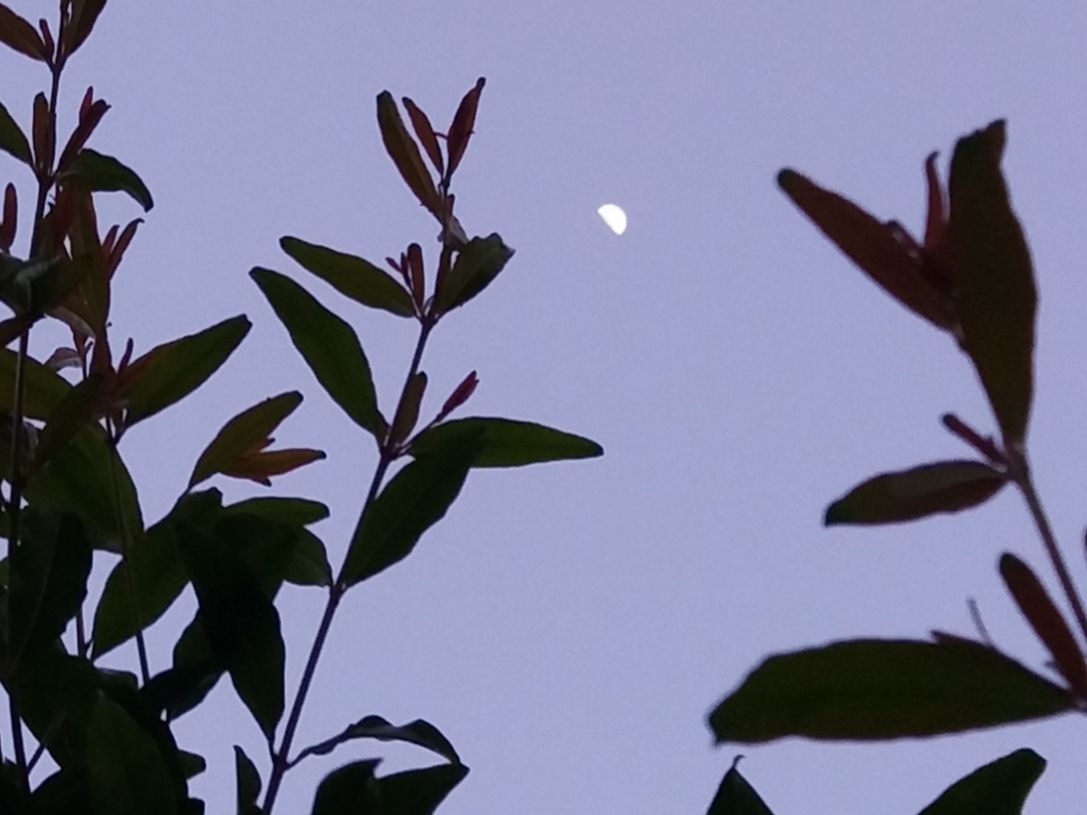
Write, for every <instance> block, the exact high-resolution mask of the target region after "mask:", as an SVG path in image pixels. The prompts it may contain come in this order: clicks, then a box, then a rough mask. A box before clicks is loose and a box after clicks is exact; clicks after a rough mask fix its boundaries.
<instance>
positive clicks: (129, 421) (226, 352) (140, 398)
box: [125, 314, 252, 427]
mask: <svg viewBox="0 0 1087 815" xmlns="http://www.w3.org/2000/svg"><path fill="white" fill-rule="evenodd" d="M250 328H252V324H251V323H250V322H249V319H248V318H247V317H246V316H245V315H244V314H241V315H238V316H237V317H231V318H230V319H228V320H223V321H222V322H221V323H216V324H215V325H213V326H211V327H210V328H206V329H204V330H203V331H201V332H199V333H197V334H190V335H189V336H187V337H181V338H180V339H176V340H173V341H172V342H167V343H163V344H162V345H158V346H155V347H154V348H152V349H151V350H150V351H148V352H147V353H146V354H144V355H143V356H142V357H141V358H140V359H138V360H136V361H135V362H133V363H132V366H131V367H132V368H135V367H137V366H146V372H145V373H144V375H143V376H142V377H140V378H139V379H138V380H137V381H136V382H135V384H134V385H133V386H132V389H131V390H130V391H129V393H128V412H127V413H126V414H125V426H126V427H132V425H134V424H136V423H137V422H142V421H143V420H144V419H147V418H149V417H151V416H154V415H155V414H156V413H158V412H159V411H161V410H165V409H166V408H168V407H170V406H171V405H173V404H174V403H175V402H178V401H180V400H181V399H184V398H185V397H186V396H188V395H189V394H190V393H192V392H193V391H194V390H196V389H197V388H199V387H200V386H201V385H203V384H204V382H206V381H207V379H208V377H210V376H211V375H212V374H213V373H215V372H216V371H217V370H219V367H220V366H221V365H222V364H223V363H224V362H226V360H227V357H229V356H230V355H231V354H232V353H234V349H235V348H237V347H238V345H239V344H240V343H241V341H242V340H243V339H244V338H245V335H246V334H248V333H249V329H250Z"/></svg>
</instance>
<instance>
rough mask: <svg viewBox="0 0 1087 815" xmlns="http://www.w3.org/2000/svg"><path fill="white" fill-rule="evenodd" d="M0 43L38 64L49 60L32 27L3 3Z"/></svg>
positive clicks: (0, 10) (0, 17)
mask: <svg viewBox="0 0 1087 815" xmlns="http://www.w3.org/2000/svg"><path fill="white" fill-rule="evenodd" d="M0 42H2V43H4V45H6V46H7V47H8V48H11V49H13V50H15V51H18V52H19V53H20V54H25V55H26V56H28V57H30V58H31V59H36V60H38V61H39V62H48V60H49V52H48V50H47V49H46V47H45V43H44V42H42V38H41V37H40V36H38V32H37V30H36V29H35V28H34V26H32V25H31V24H30V23H28V22H27V21H26V20H24V19H23V18H22V17H20V16H19V15H18V14H16V13H15V12H14V11H12V10H11V9H10V8H8V7H7V6H6V5H4V4H3V3H0Z"/></svg>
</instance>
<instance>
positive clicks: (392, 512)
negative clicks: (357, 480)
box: [341, 436, 479, 586]
mask: <svg viewBox="0 0 1087 815" xmlns="http://www.w3.org/2000/svg"><path fill="white" fill-rule="evenodd" d="M478 444H479V441H478V438H477V437H475V436H469V437H467V438H464V439H462V440H460V443H458V444H456V445H450V446H448V447H444V448H443V449H442V452H441V454H440V455H433V456H422V457H420V458H417V459H415V461H412V462H411V463H410V464H408V465H406V466H405V467H404V469H402V470H401V471H400V472H398V473H397V474H396V475H395V476H394V477H393V479H392V480H391V481H390V482H389V483H388V485H386V487H385V489H383V490H382V491H381V494H380V495H379V496H378V497H377V498H376V499H375V500H374V502H373V503H372V504H371V505H370V507H369V508H368V509H367V510H366V512H365V513H364V515H363V517H362V518H361V520H360V523H359V525H358V527H357V528H356V529H355V534H354V536H353V537H352V539H351V545H350V547H349V548H348V551H347V559H346V561H345V562H344V568H343V573H342V576H341V582H342V583H343V584H344V585H345V586H352V585H354V584H355V583H358V582H360V581H363V580H366V579H367V578H370V577H373V576H374V575H376V574H378V573H379V572H382V571H384V570H385V569H387V568H388V567H389V566H392V565H393V564H394V563H397V562H399V561H400V560H403V559H404V558H405V557H407V556H408V555H409V554H410V553H411V551H412V549H414V548H415V544H416V543H418V541H419V538H420V537H422V535H423V533H424V532H426V530H427V529H429V528H430V527H431V526H433V525H434V524H435V523H437V522H438V521H439V520H441V519H442V517H444V516H445V513H446V511H447V510H448V509H449V507H450V505H452V503H453V501H454V500H455V499H456V497H457V495H458V494H459V493H460V490H461V487H462V486H464V481H465V479H466V478H467V477H468V470H469V469H470V468H471V465H472V461H473V460H474V458H475V457H476V455H477V450H478Z"/></svg>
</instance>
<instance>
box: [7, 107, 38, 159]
mask: <svg viewBox="0 0 1087 815" xmlns="http://www.w3.org/2000/svg"><path fill="white" fill-rule="evenodd" d="M0 150H3V151H4V152H5V153H7V154H8V155H10V156H12V157H14V158H16V159H18V160H19V161H21V162H22V163H23V164H25V165H27V166H28V167H33V166H34V159H33V157H32V156H31V155H30V143H29V142H28V141H27V140H26V136H25V135H24V134H23V131H22V129H21V128H20V127H19V125H18V124H17V123H16V121H15V120H14V119H13V118H12V117H11V114H10V113H8V109H7V108H6V107H4V106H3V105H2V104H0Z"/></svg>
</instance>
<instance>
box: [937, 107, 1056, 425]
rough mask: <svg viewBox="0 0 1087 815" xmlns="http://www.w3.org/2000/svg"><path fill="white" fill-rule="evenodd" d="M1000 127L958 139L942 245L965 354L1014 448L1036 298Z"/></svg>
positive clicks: (1030, 370) (1027, 383) (1028, 379)
mask: <svg viewBox="0 0 1087 815" xmlns="http://www.w3.org/2000/svg"><path fill="white" fill-rule="evenodd" d="M1004 138H1005V134H1004V122H1003V121H997V122H993V123H992V124H991V125H989V126H988V127H987V128H985V129H984V130H979V131H976V132H974V133H972V134H970V135H969V136H966V137H965V138H962V139H960V140H959V142H958V144H957V145H956V146H955V153H954V155H953V157H952V159H951V178H950V182H949V194H950V201H951V213H950V217H949V220H948V245H949V251H950V257H951V262H952V268H953V271H954V275H955V278H956V282H957V283H958V285H959V289H960V292H961V294H960V303H959V310H960V312H961V316H962V327H963V332H964V334H965V338H966V342H965V348H966V352H967V353H968V354H969V355H970V358H971V359H972V360H973V361H974V365H975V367H976V368H977V371H978V376H979V377H980V378H981V383H982V385H983V386H984V387H985V392H986V393H987V394H988V396H989V402H990V403H991V404H992V407H993V412H994V413H995V414H996V417H997V421H998V422H999V424H1000V429H1001V431H1002V432H1003V434H1004V440H1005V443H1006V444H1008V445H1009V446H1019V445H1021V444H1022V442H1023V441H1024V439H1025V437H1026V433H1027V423H1028V421H1029V417H1030V405H1031V399H1032V396H1033V391H1034V362H1033V360H1034V321H1035V313H1036V311H1037V304H1038V294H1037V290H1036V288H1035V285H1034V271H1033V267H1032V265H1031V260H1030V250H1029V249H1028V248H1027V241H1026V237H1025V236H1024V234H1023V229H1022V227H1021V226H1020V225H1019V219H1018V218H1016V216H1015V213H1014V212H1013V211H1012V208H1011V202H1010V200H1009V198H1008V189H1007V187H1006V185H1005V183H1004V176H1003V174H1002V173H1001V170H1000V158H1001V153H1002V152H1003V147H1004Z"/></svg>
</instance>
